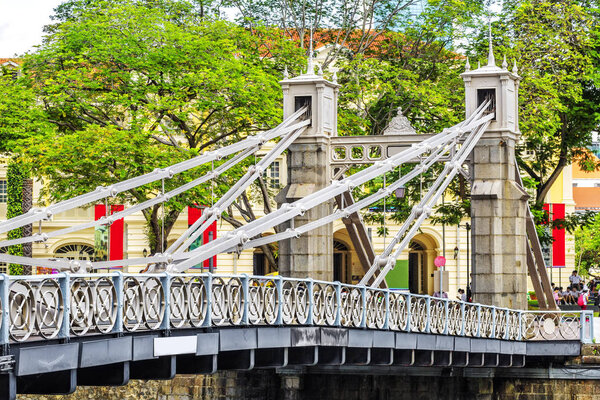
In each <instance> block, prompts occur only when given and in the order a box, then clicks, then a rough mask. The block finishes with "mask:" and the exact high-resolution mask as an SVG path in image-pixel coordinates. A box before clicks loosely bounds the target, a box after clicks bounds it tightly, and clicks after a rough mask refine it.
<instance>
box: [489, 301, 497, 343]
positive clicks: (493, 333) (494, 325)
mask: <svg viewBox="0 0 600 400" xmlns="http://www.w3.org/2000/svg"><path fill="white" fill-rule="evenodd" d="M490 336H491V337H492V338H495V337H496V307H495V306H492V334H491V335H490Z"/></svg>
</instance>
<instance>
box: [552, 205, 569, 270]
mask: <svg viewBox="0 0 600 400" xmlns="http://www.w3.org/2000/svg"><path fill="white" fill-rule="evenodd" d="M564 218H565V205H564V204H560V203H557V204H552V221H556V220H560V219H564ZM552 239H554V242H553V243H552V267H554V268H564V267H565V258H566V257H565V244H566V240H565V229H564V228H561V229H557V228H554V229H552Z"/></svg>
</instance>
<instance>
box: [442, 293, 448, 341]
mask: <svg viewBox="0 0 600 400" xmlns="http://www.w3.org/2000/svg"><path fill="white" fill-rule="evenodd" d="M449 302H450V299H444V313H445V318H446V323H445V324H444V332H442V333H443V334H444V335H447V334H448V325H449V324H450V316H449V312H448V303H449Z"/></svg>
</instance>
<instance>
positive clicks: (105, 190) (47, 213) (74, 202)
mask: <svg viewBox="0 0 600 400" xmlns="http://www.w3.org/2000/svg"><path fill="white" fill-rule="evenodd" d="M304 112H306V107H303V108H301V109H300V110H298V111H296V112H295V113H293V114H292V115H290V116H289V117H288V118H286V119H285V120H284V121H283V122H282V123H281V124H279V125H278V126H277V127H276V128H274V129H271V130H269V131H266V132H262V133H259V134H257V135H253V136H249V137H247V138H246V139H243V140H240V141H239V142H237V143H233V144H231V145H229V146H225V147H223V148H220V149H218V150H213V151H209V152H206V153H204V154H202V155H199V156H197V157H194V158H191V159H189V160H185V161H182V162H180V163H177V164H174V165H172V166H170V167H168V168H163V169H155V170H154V171H152V172H150V173H147V174H144V175H141V176H138V177H135V178H131V179H128V180H126V181H122V182H119V183H115V184H114V185H110V186H99V187H98V188H96V190H94V191H92V192H89V193H85V194H82V195H80V196H77V197H74V198H72V199H68V200H64V201H61V202H58V203H56V204H53V205H51V206H48V207H46V208H44V209H39V208H32V209H31V210H30V211H29V212H27V213H26V214H23V215H19V216H17V217H14V218H11V219H9V220H8V221H5V222H2V223H0V233H3V232H7V231H10V230H13V229H16V228H20V227H22V226H24V225H28V224H31V223H34V222H37V221H42V220H49V219H50V218H51V217H52V216H53V215H55V214H58V213H61V212H64V211H68V210H70V209H72V208H76V207H81V206H83V205H85V204H89V203H92V202H96V201H98V200H102V199H104V198H107V197H114V196H116V195H117V194H119V193H122V192H124V191H127V190H130V189H134V188H137V187H140V186H143V185H146V184H148V183H152V182H156V181H158V180H160V179H162V178H167V179H170V178H171V177H173V175H176V174H179V173H181V172H184V171H187V170H189V169H192V168H194V167H197V166H199V165H202V164H206V163H207V162H210V161H214V160H220V159H222V158H223V157H227V156H230V155H231V154H235V153H237V152H240V151H242V150H245V149H246V148H248V147H249V146H253V145H255V144H257V143H261V144H262V143H265V142H268V141H269V140H272V139H274V138H276V137H279V136H281V135H283V134H285V133H288V132H291V131H294V130H296V129H298V128H300V127H301V126H305V125H306V124H307V122H306V121H301V122H299V123H297V124H294V125H291V124H292V123H293V122H296V120H297V119H298V118H299V117H300V116H301V115H302V114H304Z"/></svg>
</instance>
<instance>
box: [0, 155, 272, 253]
mask: <svg viewBox="0 0 600 400" xmlns="http://www.w3.org/2000/svg"><path fill="white" fill-rule="evenodd" d="M260 148H261V146H260V145H258V144H256V145H254V146H252V147H250V148H248V149H246V150H244V151H242V152H241V153H239V154H236V155H235V156H234V157H232V158H230V159H229V160H227V161H226V162H225V163H223V164H221V165H220V166H219V167H217V168H216V169H215V171H214V172H213V173H212V174H211V173H206V174H204V175H202V176H201V177H199V178H196V179H194V180H193V181H191V182H188V183H186V184H184V185H181V186H179V187H178V188H176V189H173V190H171V191H170V192H168V193H165V194H164V195H162V194H161V195H158V196H156V197H154V198H152V199H149V200H146V201H144V202H142V203H139V204H136V205H135V206H132V207H129V208H127V209H124V210H122V211H119V212H117V213H114V214H112V215H108V216H106V215H105V216H104V217H101V218H100V219H98V220H96V221H90V222H86V223H83V224H79V225H74V226H70V227H68V228H63V229H58V230H55V231H52V232H48V233H44V234H42V232H41V223H42V221H39V224H40V230H39V232H38V233H35V234H33V235H32V236H27V237H24V238H19V239H12V240H5V241H2V242H0V247H6V246H13V245H16V244H23V243H33V242H44V241H46V240H48V239H50V238H53V237H59V236H62V235H66V234H69V233H72V232H77V231H80V230H84V229H89V228H95V227H97V226H100V225H106V224H111V223H112V222H114V221H117V220H119V219H121V218H124V217H126V216H128V215H131V214H134V213H136V212H138V211H141V210H144V209H146V208H150V207H152V206H154V205H156V204H160V203H162V202H165V201H168V200H169V199H171V198H173V197H175V196H177V195H179V194H181V193H183V192H185V191H187V190H190V189H192V188H194V187H196V186H198V185H201V184H203V183H205V182H206V181H208V180H210V179H214V178H215V177H217V176H219V175H221V174H222V173H224V172H225V171H227V170H228V169H230V168H231V167H233V166H235V165H237V164H239V163H240V162H242V161H243V160H244V159H246V158H248V156H250V155H251V154H253V153H255V152H256V151H258V150H259V149H260Z"/></svg>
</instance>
